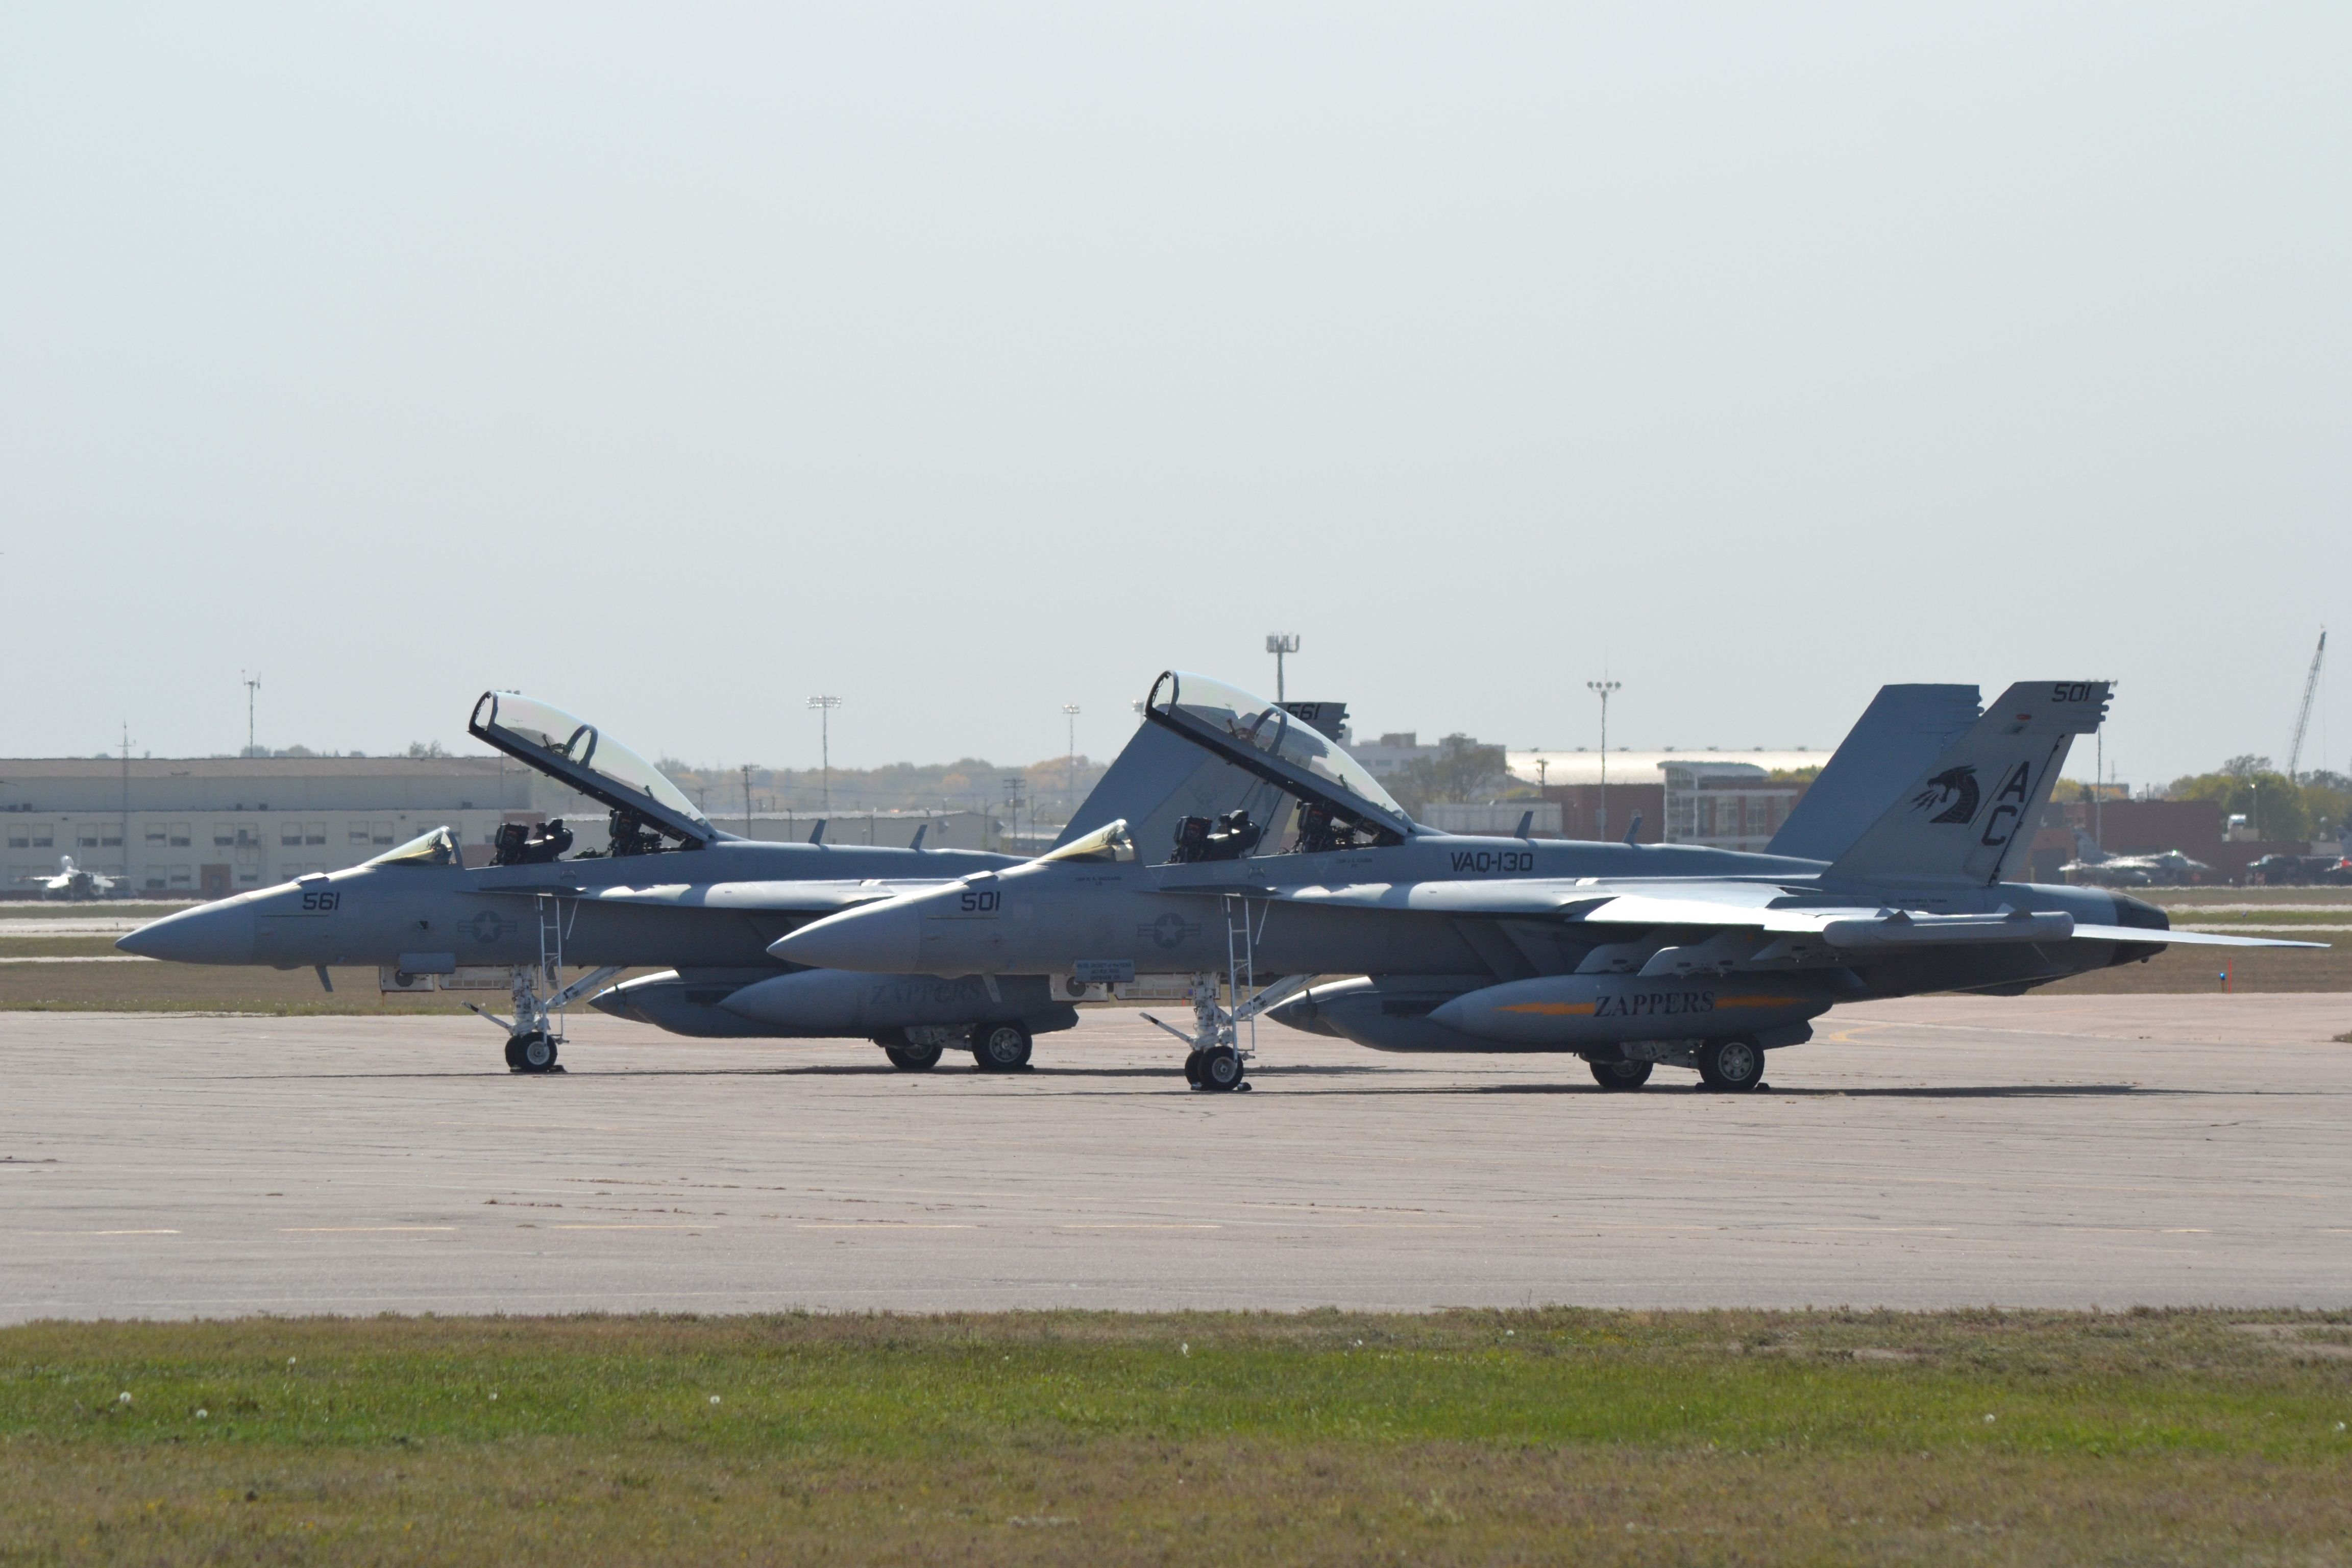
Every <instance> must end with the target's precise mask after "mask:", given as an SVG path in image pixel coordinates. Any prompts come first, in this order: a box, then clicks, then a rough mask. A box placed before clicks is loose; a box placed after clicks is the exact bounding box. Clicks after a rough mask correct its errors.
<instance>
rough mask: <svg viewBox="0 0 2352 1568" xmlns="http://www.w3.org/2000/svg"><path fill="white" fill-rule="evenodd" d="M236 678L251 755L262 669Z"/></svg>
mask: <svg viewBox="0 0 2352 1568" xmlns="http://www.w3.org/2000/svg"><path fill="white" fill-rule="evenodd" d="M236 678H237V679H238V680H239V681H240V682H242V683H243V684H244V686H245V754H246V755H247V756H248V757H249V756H251V755H253V750H254V742H253V699H254V694H255V693H256V692H257V691H259V690H260V689H261V671H259V670H255V671H254V672H253V673H252V674H251V675H247V674H246V673H245V671H243V670H241V669H240V670H238V671H237V672H236ZM122 853H123V856H124V858H126V859H128V858H129V857H130V854H131V850H130V847H128V846H127V845H126V846H125V847H124V848H123V851H122Z"/></svg>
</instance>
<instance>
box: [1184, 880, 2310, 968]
mask: <svg viewBox="0 0 2352 1568" xmlns="http://www.w3.org/2000/svg"><path fill="white" fill-rule="evenodd" d="M1160 890H1161V891H1164V892H1171V893H1192V894H1200V895H1210V894H1217V895H1228V896H1237V897H1246V898H1261V899H1266V900H1270V901H1274V902H1280V903H1292V904H1302V905H1309V906H1318V907H1322V908H1341V909H1373V910H1400V911H1406V910H1412V911H1419V912H1423V913H1428V914H1444V915H1457V916H1461V915H1467V916H1481V915H1483V916H1488V917H1491V918H1496V919H1507V920H1530V919H1534V920H1545V919H1549V920H1553V921H1561V922H1563V923H1567V924H1571V925H1592V926H1628V927H1643V928H1653V929H1654V928H1657V927H1661V926H1664V927H1676V928H1681V929H1685V930H1689V929H1700V930H1717V931H1759V932H1761V933H1764V934H1767V935H1772V936H1783V937H1790V938H1797V939H1803V938H1808V937H1810V938H1812V939H1815V940H1816V941H1818V942H1820V944H1821V945H1822V946H1823V947H1828V948H1836V949H1841V950H1847V951H1858V950H1864V949H1887V948H1898V947H1900V948H1908V947H1922V946H1942V945H1947V944H1949V945H1972V944H1976V943H1981V942H2067V941H2075V942H2135V943H2159V944H2174V943H2178V944H2181V945H2193V946H2200V947H2325V946H2326V945H2327V944H2326V943H2325V942H2289V941H2285V940H2284V939H2280V938H2273V937H2254V936H2233V935H2229V934H2226V933H2223V932H2218V931H2173V930H2157V929H2153V928H2148V927H2142V926H2111V925H2090V924H2084V923H2080V922H2077V921H2075V920H2074V917H2073V916H2072V915H2068V914H2061V913H2049V914H2032V913H2029V912H2027V911H2024V910H2016V911H2012V912H2009V913H2000V914H1959V915H1938V914H1915V913H1913V912H1911V911H1909V910H1900V909H1890V908H1888V907H1887V906H1885V905H1883V904H1853V905H1830V904H1817V903H1815V904H1801V905H1800V904H1794V903H1792V902H1791V901H1790V900H1789V898H1788V896H1787V894H1786V893H1785V892H1784V891H1783V890H1782V889H1780V888H1779V887H1778V886H1773V885H1753V884H1747V883H1724V884H1717V885H1715V886H1712V887H1709V888H1706V889H1704V890H1703V891H1702V890H1700V889H1691V890H1689V891H1687V892H1677V893H1654V892H1639V893H1620V892H1616V891H1614V890H1613V889H1609V888H1606V887H1601V886H1596V885H1594V884H1591V883H1587V882H1564V881H1557V880H1547V879H1527V880H1519V881H1477V882H1470V881H1463V882H1437V881H1431V882H1396V883H1391V882H1368V883H1357V884H1353V885H1349V886H1346V887H1338V888H1330V887H1303V888H1286V889H1269V888H1258V887H1249V886H1246V885H1234V884H1223V885H1219V884H1207V883H1204V884H1190V885H1186V884H1177V885H1171V886H1168V887H1165V888H1163V889H1160Z"/></svg>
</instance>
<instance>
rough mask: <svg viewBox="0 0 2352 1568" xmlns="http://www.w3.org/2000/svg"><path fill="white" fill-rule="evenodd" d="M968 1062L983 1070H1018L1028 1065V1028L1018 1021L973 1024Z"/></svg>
mask: <svg viewBox="0 0 2352 1568" xmlns="http://www.w3.org/2000/svg"><path fill="white" fill-rule="evenodd" d="M971 1064H972V1066H974V1067H976V1068H979V1069H980V1070H981V1071H982V1072H1018V1071H1020V1070H1021V1069H1022V1068H1025V1067H1027V1066H1028V1065H1029V1031H1028V1030H1027V1029H1024V1028H1023V1027H1022V1026H1020V1025H1018V1024H976V1025H974V1026H972V1031H971Z"/></svg>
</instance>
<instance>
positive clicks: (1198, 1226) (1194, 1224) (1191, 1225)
mask: <svg viewBox="0 0 2352 1568" xmlns="http://www.w3.org/2000/svg"><path fill="white" fill-rule="evenodd" d="M1054 1228H1055V1229H1056V1230H1223V1229H1224V1228H1225V1227H1224V1226H1222V1225H1209V1224H1203V1223H1201V1222H1199V1221H1189V1220H1188V1221H1185V1222H1182V1223H1181V1224H1180V1223H1171V1224H1167V1225H1059V1226H1055V1227H1054Z"/></svg>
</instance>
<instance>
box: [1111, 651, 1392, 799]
mask: <svg viewBox="0 0 2352 1568" xmlns="http://www.w3.org/2000/svg"><path fill="white" fill-rule="evenodd" d="M1144 711H1145V713H1146V715H1147V716H1148V717H1150V718H1152V719H1155V720H1157V721H1160V722H1161V723H1163V724H1167V725H1169V726H1170V727H1171V728H1172V729H1174V730H1176V731H1178V732H1179V733H1180V734H1187V735H1190V736H1191V737H1192V739H1193V740H1194V741H1196V742H1199V743H1201V744H1202V745H1204V746H1207V747H1209V748H1210V749H1211V750H1213V751H1215V752H1221V753H1223V754H1224V755H1225V756H1226V758H1227V759H1228V760H1229V761H1232V762H1234V763H1237V764H1239V765H1241V766H1243V767H1245V768H1247V769H1249V771H1251V772H1253V773H1257V774H1258V775H1259V776H1260V777H1262V778H1265V779H1266V780H1268V781H1269V782H1271V783H1273V784H1276V785H1277V786H1279V787H1281V788H1284V789H1286V790H1289V791H1290V792H1291V793H1292V794H1294V795H1299V796H1301V797H1302V798H1305V799H1309V800H1317V801H1319V802H1321V803H1322V804H1324V805H1328V806H1329V807H1330V808H1332V809H1333V810H1336V811H1338V812H1339V813H1340V814H1341V815H1343V816H1348V817H1349V818H1352V819H1354V820H1358V821H1360V822H1363V823H1365V824H1366V825H1367V826H1377V827H1380V828H1384V829H1386V830H1388V831H1390V832H1392V833H1396V834H1400V835H1402V834H1404V833H1407V832H1410V831H1411V830H1412V818H1411V817H1409V816H1406V814H1405V809H1404V807H1402V806H1401V805H1398V804H1397V803H1396V801H1395V800H1394V799H1392V798H1391V796H1390V795H1389V792H1388V791H1386V790H1384V789H1382V788H1381V784H1380V781H1379V780H1378V779H1375V778H1374V777H1372V774H1371V771H1370V769H1369V768H1367V767H1365V766H1364V765H1363V763H1360V762H1358V761H1356V759H1355V758H1353V757H1351V756H1349V754H1348V753H1347V752H1345V751H1343V750H1341V749H1340V746H1339V742H1337V741H1334V740H1332V739H1331V737H1329V736H1328V735H1326V734H1324V733H1323V732H1322V731H1319V730H1317V729H1316V728H1315V727H1314V726H1312V725H1310V724H1307V723H1305V722H1303V721H1300V720H1298V719H1297V718H1295V717H1293V716H1292V715H1291V714H1290V713H1288V712H1286V711H1285V710H1283V709H1282V708H1281V707H1280V706H1279V705H1278V704H1276V703H1273V702H1269V701H1267V700H1265V698H1263V697H1258V696H1255V695H1254V694H1252V693H1250V692H1247V691H1244V690H1243V689H1241V688H1240V687H1238V686H1228V685H1226V684H1225V683H1224V682H1223V681H1222V680H1212V679H1209V678H1208V677H1207V676H1205V675H1193V674H1192V673H1190V672H1189V671H1185V670H1181V669H1171V670H1170V671H1168V672H1167V673H1166V674H1164V675H1162V676H1160V679H1158V680H1157V681H1155V682H1153V683H1152V687H1151V696H1150V700H1148V701H1146V702H1145V704H1144Z"/></svg>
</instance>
